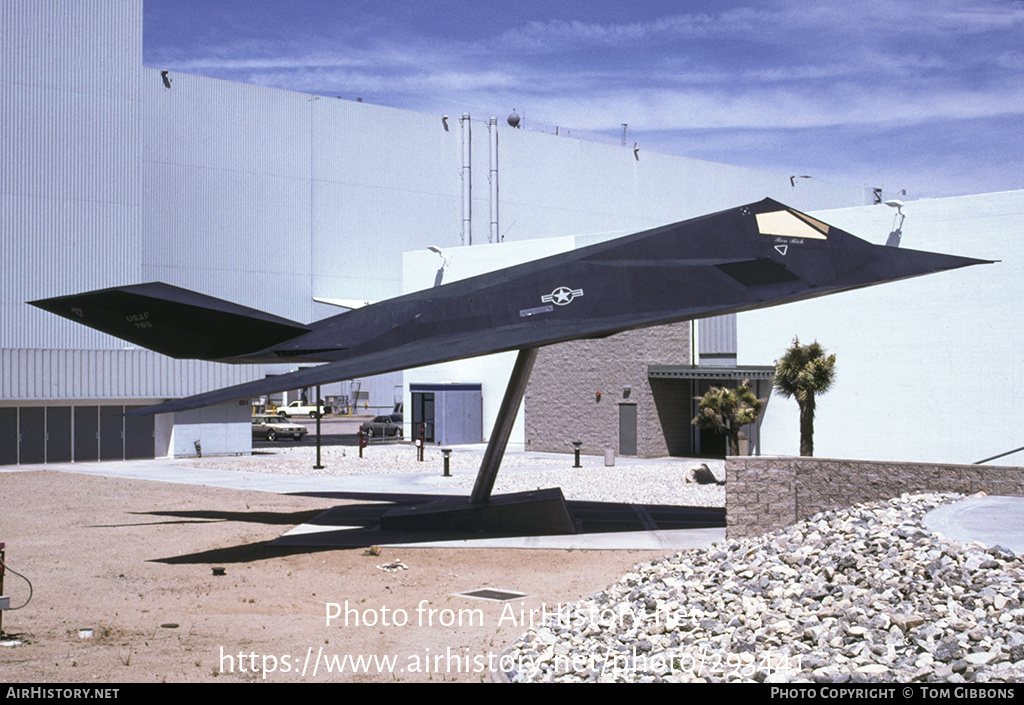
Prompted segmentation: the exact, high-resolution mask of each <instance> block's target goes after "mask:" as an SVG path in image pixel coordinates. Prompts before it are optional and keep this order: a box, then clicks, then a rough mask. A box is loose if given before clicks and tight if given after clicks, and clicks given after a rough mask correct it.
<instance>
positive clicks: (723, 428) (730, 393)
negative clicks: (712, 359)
mask: <svg viewBox="0 0 1024 705" xmlns="http://www.w3.org/2000/svg"><path fill="white" fill-rule="evenodd" d="M697 399H698V400H699V405H698V413H697V416H695V417H694V419H693V422H692V423H693V425H694V426H696V427H698V428H710V429H714V430H715V431H718V432H719V433H724V434H726V435H727V436H728V437H729V455H739V454H740V427H741V426H743V425H745V424H748V423H753V422H754V421H757V417H758V415H759V414H760V413H761V411H762V410H763V409H764V399H758V398H757V395H755V394H754V391H753V390H752V389H751V388H750V381H749V380H743V383H742V384H741V385H740V386H738V387H735V388H733V389H726V388H724V387H712V388H711V389H709V390H708V391H707V392H705V394H704V396H702V397H697Z"/></svg>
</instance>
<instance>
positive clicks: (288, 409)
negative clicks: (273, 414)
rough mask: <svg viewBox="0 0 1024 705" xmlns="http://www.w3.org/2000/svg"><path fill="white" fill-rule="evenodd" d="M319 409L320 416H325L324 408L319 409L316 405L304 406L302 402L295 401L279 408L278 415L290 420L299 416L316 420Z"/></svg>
mask: <svg viewBox="0 0 1024 705" xmlns="http://www.w3.org/2000/svg"><path fill="white" fill-rule="evenodd" d="M318 409H319V413H320V415H321V416H323V415H324V413H325V409H324V407H323V406H320V407H317V406H316V404H303V403H302V402H301V401H293V402H292V403H291V404H289V405H288V406H280V407H278V409H277V413H278V414H279V415H281V416H287V417H288V418H291V417H292V416H295V415H296V414H298V415H299V416H309V418H311V419H315V418H316V415H317V410H318Z"/></svg>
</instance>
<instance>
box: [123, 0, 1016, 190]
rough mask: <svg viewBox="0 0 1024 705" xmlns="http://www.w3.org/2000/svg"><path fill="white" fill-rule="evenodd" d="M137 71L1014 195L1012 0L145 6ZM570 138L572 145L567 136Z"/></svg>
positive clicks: (857, 176) (897, 182)
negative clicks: (513, 120)
mask: <svg viewBox="0 0 1024 705" xmlns="http://www.w3.org/2000/svg"><path fill="white" fill-rule="evenodd" d="M144 2H145V4H144V8H145V23H144V35H145V36H144V45H143V46H144V48H143V52H144V63H145V65H146V66H149V67H152V68H159V69H168V70H172V71H181V72H185V73H194V74H201V75H205V76H212V77H217V78H224V79H228V80H232V81H240V82H246V83H255V84H259V85H265V86H273V87H277V88H284V89H289V90H295V91H301V92H308V93H316V94H321V95H331V96H340V97H342V98H347V99H352V100H355V99H356V98H362V99H363V100H364V101H366V102H371V103H377V104H381V105H387V106H392V107H396V108H405V109H408V110H415V111H418V112H425V113H436V114H455V115H458V114H461V113H462V112H469V113H471V114H472V115H473V116H474V117H475V118H479V119H481V120H483V119H486V118H487V117H488V116H490V115H496V116H498V117H499V118H501V119H504V118H505V117H507V116H508V115H509V113H511V112H512V110H513V108H514V109H515V110H516V111H517V112H518V113H519V114H520V115H521V116H523V117H524V120H525V127H526V128H528V129H542V128H545V129H548V130H550V129H553V127H554V126H555V125H558V126H560V127H561V128H562V129H565V128H568V129H569V130H570V131H578V132H579V133H580V134H583V135H587V136H589V137H591V138H593V139H599V140H602V141H606V142H612V143H615V144H618V143H619V141H620V139H621V136H622V127H621V125H622V123H627V125H628V127H627V140H628V142H629V145H630V146H632V144H633V143H634V142H636V143H637V144H638V146H639V147H640V148H641V149H644V150H650V151H654V152H663V153H667V154H677V155H681V156H688V157H694V158H698V159H707V160H711V161H717V162H723V163H727V164H736V165H742V166H748V167H754V168H760V169H766V170H769V171H774V172H779V173H784V174H799V175H805V174H806V175H810V176H812V177H813V178H817V179H822V180H826V181H834V182H838V183H843V184H852V185H862V186H877V187H884V188H885V189H886V190H888V191H898V190H900V189H906V190H907V193H908V196H909V197H941V196H953V195H961V194H969V193H985V192H990V191H1005V190H1011V189H1021V188H1024V1H1022V0H975V1H972V2H968V1H966V0H965V1H963V2H954V1H953V0H911V1H902V2H901V1H900V0H895V1H892V2H887V3H886V2H878V1H877V0H845V1H844V2H841V3H839V2H827V3H826V2H813V1H811V0H805V1H804V2H782V1H778V0H758V1H756V2H755V1H754V0H742V1H738V0H721V1H719V2H715V3H710V2H687V1H679V2H667V1H651V2H645V1H644V0H634V2H621V1H619V2H609V1H607V0H601V1H593V0H589V1H587V2H558V1H557V0H547V1H546V2H537V1H535V0H513V1H502V2H482V1H477V2H469V1H458V2H455V1H446V0H434V1H433V2H423V1H419V0H417V1H409V0H373V2H363V1H362V0H344V1H342V0H287V1H286V0H144ZM571 133H572V132H571Z"/></svg>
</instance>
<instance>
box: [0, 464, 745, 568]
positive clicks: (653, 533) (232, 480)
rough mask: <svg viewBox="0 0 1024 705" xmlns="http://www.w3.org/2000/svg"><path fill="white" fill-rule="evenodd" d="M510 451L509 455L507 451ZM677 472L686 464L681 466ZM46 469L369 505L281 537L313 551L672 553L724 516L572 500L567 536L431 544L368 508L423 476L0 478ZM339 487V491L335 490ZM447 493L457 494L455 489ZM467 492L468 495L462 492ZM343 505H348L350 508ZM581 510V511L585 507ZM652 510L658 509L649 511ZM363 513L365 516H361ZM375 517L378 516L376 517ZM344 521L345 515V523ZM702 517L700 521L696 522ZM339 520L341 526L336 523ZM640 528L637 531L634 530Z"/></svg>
mask: <svg viewBox="0 0 1024 705" xmlns="http://www.w3.org/2000/svg"><path fill="white" fill-rule="evenodd" d="M510 454H511V453H510ZM531 455H534V456H538V457H543V456H544V455H552V464H553V465H557V466H560V467H563V468H564V466H565V458H566V456H564V455H555V454H541V453H535V454H531ZM656 462H661V463H664V462H665V461H664V459H661V460H650V461H645V460H642V459H635V458H628V459H627V458H616V463H619V464H623V465H631V466H636V465H640V466H642V465H643V464H645V463H656ZM681 467H685V466H684V465H682V464H681ZM536 469H537V468H525V469H524V468H516V467H507V468H502V471H501V472H502V473H503V474H509V473H515V472H530V471H532V470H536ZM40 470H42V471H51V472H66V473H79V474H86V475H97V476H103V477H117V478H123V479H133V480H148V481H155V482H171V483H176V484H185V485H194V486H197V487H220V488H225V489H236V490H246V491H257V492H273V493H278V494H317V495H323V496H336V497H338V498H339V499H344V500H356V501H359V502H360V506H364V505H365V506H368V507H370V508H371V511H370V514H369V516H368V518H367V517H364V518H363V521H361V522H358V523H348V524H346V523H344V522H345V521H350V522H351V515H352V512H346V511H344V509H345V508H344V507H339V508H336V509H334V510H328V511H327V512H324V513H323V514H322V515H320V516H318V517H316V518H314V519H313V520H312V521H311V522H309V523H307V524H303V525H301V526H297V527H295V528H294V529H292V530H291V531H289V532H287V533H286V534H284V535H283V536H282V537H281V538H280V539H279V540H278V542H276V543H278V544H279V545H316V546H323V547H326V546H332V545H333V546H338V547H352V546H357V545H361V546H366V545H387V546H418V547H462V548H468V547H494V548H554V549H574V550H583V549H652V550H664V551H666V552H673V551H678V550H684V549H689V548H704V547H707V546H710V545H711V544H713V543H716V542H722V541H724V540H725V525H724V523H725V521H724V511H722V514H721V522H720V523H721V526H713V527H710V528H708V527H702V528H684V529H680V528H666V526H671V527H677V526H679V525H685V524H687V523H688V522H689V521H690V519H691V517H689V516H688V515H687V508H668V509H669V510H671V509H678V510H679V511H678V512H672V511H668V512H666V511H665V509H666V508H664V507H662V506H661V505H659V506H658V507H657V508H652V507H650V505H633V504H622V503H596V502H588V503H580V502H573V501H570V502H569V504H570V509H571V511H572V513H573V515H574V517H575V516H577V514H580V515H586V516H587V517H589V518H588V519H586V520H580V521H578V523H580V524H581V528H582V529H583V531H582V532H581V533H577V534H574V535H565V536H517V537H508V536H504V537H486V536H474V537H472V538H470V537H444V538H438V539H437V540H429V541H427V540H423V539H424V538H425V537H422V536H413V535H405V536H396V535H394V534H386V535H385V534H382V533H380V532H379V531H377V532H375V531H374V529H373V527H372V525H371V524H372V519H373V514H372V508H373V507H377V508H380V509H383V508H386V507H390V506H393V505H392V503H393V502H396V501H409V499H410V497H412V496H421V497H422V496H423V495H436V494H437V493H438V488H437V487H436V486H434V485H425V484H424V482H423V480H424V474H423V473H422V472H419V473H410V474H407V475H405V474H382V475H332V476H304V475H283V474H282V475H275V474H269V473H256V472H243V471H237V470H218V469H216V468H215V467H204V468H196V467H190V466H189V465H188V464H185V463H183V462H182V461H176V460H174V459H164V458H157V459H146V460H124V461H107V462H91V463H54V464H47V465H15V466H0V473H5V472H29V471H40ZM339 490H340V491H339ZM451 494H456V495H458V494H462V491H460V490H454V491H453V492H452V493H451ZM465 494H467V495H468V492H466V493H465ZM348 503H349V502H346V504H348ZM584 505H585V506H584ZM652 509H656V510H655V511H652ZM364 514H365V512H364ZM378 514H379V512H378ZM345 517H348V519H346V518H345ZM701 518H703V519H705V522H704V523H707V521H706V517H699V518H698V522H699V520H700V519H701ZM339 521H340V522H342V523H339ZM600 525H607V526H610V527H616V526H619V527H624V530H611V531H597V530H588V528H587V527H591V528H592V527H594V526H600ZM637 525H641V526H642V529H641V530H636V527H637Z"/></svg>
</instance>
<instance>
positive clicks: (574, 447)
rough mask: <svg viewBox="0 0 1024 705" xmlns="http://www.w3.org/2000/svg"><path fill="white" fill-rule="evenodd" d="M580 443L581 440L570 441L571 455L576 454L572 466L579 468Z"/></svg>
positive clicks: (581, 442)
mask: <svg viewBox="0 0 1024 705" xmlns="http://www.w3.org/2000/svg"><path fill="white" fill-rule="evenodd" d="M582 445H583V441H573V442H572V452H573V455H574V456H576V464H575V465H573V467H574V468H581V467H583V466H582V465H580V446H582Z"/></svg>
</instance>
